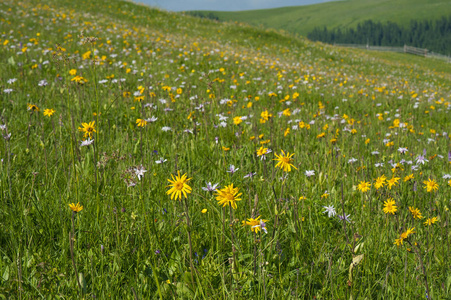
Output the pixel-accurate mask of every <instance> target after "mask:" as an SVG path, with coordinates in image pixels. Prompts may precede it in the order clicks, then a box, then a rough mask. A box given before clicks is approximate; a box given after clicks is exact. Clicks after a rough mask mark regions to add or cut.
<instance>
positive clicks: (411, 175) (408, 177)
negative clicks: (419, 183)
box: [404, 173, 414, 182]
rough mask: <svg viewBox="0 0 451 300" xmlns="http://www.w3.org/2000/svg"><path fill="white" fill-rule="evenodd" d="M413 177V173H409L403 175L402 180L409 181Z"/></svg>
mask: <svg viewBox="0 0 451 300" xmlns="http://www.w3.org/2000/svg"><path fill="white" fill-rule="evenodd" d="M413 178H414V177H413V173H412V174H410V175H407V176H406V177H404V182H407V181H410V180H412V179H413Z"/></svg>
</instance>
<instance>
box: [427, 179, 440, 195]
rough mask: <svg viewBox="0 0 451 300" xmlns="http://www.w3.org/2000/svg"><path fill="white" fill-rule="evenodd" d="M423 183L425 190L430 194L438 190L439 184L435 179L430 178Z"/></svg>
mask: <svg viewBox="0 0 451 300" xmlns="http://www.w3.org/2000/svg"><path fill="white" fill-rule="evenodd" d="M423 183H424V188H425V189H426V191H427V192H428V193H429V192H432V191H437V190H438V184H437V182H435V180H434V179H432V180H431V178H429V179H428V180H425V181H423Z"/></svg>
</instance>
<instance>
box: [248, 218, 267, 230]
mask: <svg viewBox="0 0 451 300" xmlns="http://www.w3.org/2000/svg"><path fill="white" fill-rule="evenodd" d="M261 222H263V223H266V222H268V220H260V216H258V217H257V218H255V219H252V218H249V219H247V221H243V226H245V225H249V226H251V230H252V232H255V233H258V232H259V231H260V230H261Z"/></svg>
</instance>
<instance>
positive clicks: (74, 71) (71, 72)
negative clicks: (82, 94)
mask: <svg viewBox="0 0 451 300" xmlns="http://www.w3.org/2000/svg"><path fill="white" fill-rule="evenodd" d="M69 74H70V75H72V76H75V74H77V70H75V69H72V70H70V71H69Z"/></svg>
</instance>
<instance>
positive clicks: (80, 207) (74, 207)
mask: <svg viewBox="0 0 451 300" xmlns="http://www.w3.org/2000/svg"><path fill="white" fill-rule="evenodd" d="M69 208H70V209H71V210H72V211H73V212H74V213H78V212H80V211H82V210H83V205H80V203H79V202H77V204H75V203H70V204H69Z"/></svg>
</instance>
